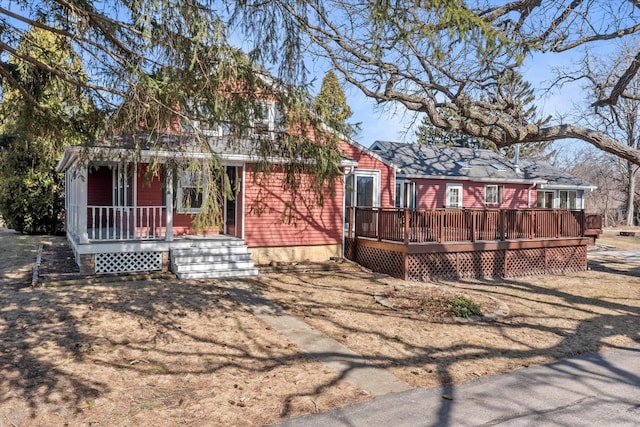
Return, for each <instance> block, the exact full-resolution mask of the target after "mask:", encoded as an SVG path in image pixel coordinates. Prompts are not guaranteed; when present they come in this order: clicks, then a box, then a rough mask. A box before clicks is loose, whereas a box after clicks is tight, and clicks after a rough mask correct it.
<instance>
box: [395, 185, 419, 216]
mask: <svg viewBox="0 0 640 427" xmlns="http://www.w3.org/2000/svg"><path fill="white" fill-rule="evenodd" d="M398 186H400V189H399V191H398ZM407 187H408V191H409V196H412V197H413V200H406V197H405V196H406V195H407ZM417 199H418V195H417V193H416V183H415V182H414V181H408V180H404V179H400V180H398V181H396V203H395V206H396V207H399V208H401V209H416V208H417V205H418V200H417ZM411 201H413V205H414V206H410V205H411V203H410V202H411Z"/></svg>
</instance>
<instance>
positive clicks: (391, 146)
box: [371, 141, 591, 187]
mask: <svg viewBox="0 0 640 427" xmlns="http://www.w3.org/2000/svg"><path fill="white" fill-rule="evenodd" d="M371 150H372V151H373V152H374V153H376V154H378V155H379V156H380V157H381V158H382V159H384V161H386V162H387V163H389V164H392V165H393V166H395V167H396V168H397V170H398V176H400V177H410V178H451V179H464V180H472V181H492V182H494V181H503V182H532V181H534V180H535V181H546V185H558V186H567V187H591V184H589V183H588V182H586V181H583V180H581V179H579V178H576V177H574V176H572V175H570V174H568V173H566V172H564V171H562V170H560V169H557V168H555V167H553V166H551V165H548V164H545V163H542V162H537V161H531V160H521V161H520V165H519V168H517V167H516V166H515V165H514V163H513V161H512V160H510V159H507V158H505V157H504V156H501V155H500V154H498V153H496V152H494V151H491V150H480V149H473V148H462V147H442V146H432V145H425V144H419V143H414V144H407V143H401V142H391V141H376V142H375V143H374V144H373V145H372V146H371Z"/></svg>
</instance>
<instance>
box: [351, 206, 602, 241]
mask: <svg viewBox="0 0 640 427" xmlns="http://www.w3.org/2000/svg"><path fill="white" fill-rule="evenodd" d="M596 216H597V215H596ZM587 217H588V216H585V214H584V212H583V211H569V210H566V209H433V210H409V209H386V208H371V207H350V208H349V213H348V215H347V218H348V222H349V224H348V230H349V231H348V235H349V237H366V238H370V239H377V240H386V241H393V242H403V243H429V242H434V243H444V242H475V241H487V240H519V239H535V238H566V237H583V236H584V230H585V229H586V228H589V227H591V226H597V219H589V221H590V223H589V224H587V225H586V224H585V220H586V218H587Z"/></svg>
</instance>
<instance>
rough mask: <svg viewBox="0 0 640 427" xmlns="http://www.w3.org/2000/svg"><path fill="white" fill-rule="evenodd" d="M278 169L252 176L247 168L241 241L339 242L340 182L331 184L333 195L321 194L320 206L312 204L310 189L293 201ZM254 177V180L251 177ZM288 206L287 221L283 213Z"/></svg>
mask: <svg viewBox="0 0 640 427" xmlns="http://www.w3.org/2000/svg"><path fill="white" fill-rule="evenodd" d="M282 177H283V174H282V173H280V172H272V173H271V174H269V175H265V174H262V173H259V174H257V175H255V176H254V174H253V172H252V171H251V168H250V167H248V168H247V172H246V182H245V196H244V197H245V230H244V233H245V234H244V235H245V240H246V242H247V245H248V246H250V247H269V246H303V245H326V244H339V243H341V242H342V220H343V219H342V203H343V200H342V199H343V192H342V189H343V184H342V179H341V178H339V179H337V180H336V182H335V183H334V188H335V195H334V196H333V197H329V194H328V192H327V193H326V195H325V200H324V205H323V206H318V205H317V204H314V203H313V202H312V200H314V195H313V193H312V192H305V193H304V194H301V195H300V196H299V197H298V198H297V199H296V200H293V201H292V200H291V196H290V195H289V194H287V193H286V192H285V191H283V189H282ZM254 178H255V179H254ZM287 205H289V206H292V208H293V209H292V210H291V214H292V218H291V222H288V221H287V219H286V217H283V213H284V212H286V207H287Z"/></svg>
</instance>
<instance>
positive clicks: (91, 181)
mask: <svg viewBox="0 0 640 427" xmlns="http://www.w3.org/2000/svg"><path fill="white" fill-rule="evenodd" d="M112 186H113V172H112V171H111V168H110V167H108V166H98V167H93V166H91V167H89V176H88V178H87V204H88V205H89V206H111V205H112V204H113V191H112Z"/></svg>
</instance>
